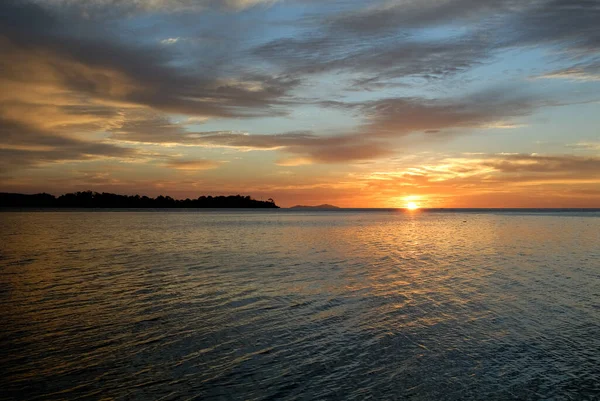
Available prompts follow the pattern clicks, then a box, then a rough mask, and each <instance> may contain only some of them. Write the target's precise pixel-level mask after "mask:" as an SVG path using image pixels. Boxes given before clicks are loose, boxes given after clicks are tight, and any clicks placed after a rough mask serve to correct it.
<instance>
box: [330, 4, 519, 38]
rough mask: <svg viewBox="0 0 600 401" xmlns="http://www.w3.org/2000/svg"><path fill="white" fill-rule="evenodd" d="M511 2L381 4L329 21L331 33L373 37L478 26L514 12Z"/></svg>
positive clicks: (513, 5)
mask: <svg viewBox="0 0 600 401" xmlns="http://www.w3.org/2000/svg"><path fill="white" fill-rule="evenodd" d="M520 3H522V2H520V1H514V0H486V1H480V0H442V1H438V0H422V1H415V0H413V1H399V2H396V3H391V4H389V3H388V4H385V3H384V4H381V5H375V6H371V7H367V8H365V9H362V10H359V11H353V12H348V13H344V14H342V15H339V16H336V17H334V18H330V19H329V24H327V26H328V27H329V28H330V29H331V30H335V31H343V32H348V33H358V34H367V33H370V34H374V33H381V32H385V31H390V30H391V31H397V30H399V29H406V28H423V27H427V26H431V25H438V24H441V25H444V24H464V23H465V22H467V21H469V20H471V21H472V22H479V21H480V20H481V19H482V18H485V17H489V16H491V15H494V14H496V13H499V12H505V11H508V10H511V9H513V8H516V7H518V6H519V4H520Z"/></svg>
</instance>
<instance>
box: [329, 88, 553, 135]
mask: <svg viewBox="0 0 600 401" xmlns="http://www.w3.org/2000/svg"><path fill="white" fill-rule="evenodd" d="M321 104H322V105H323V106H325V107H335V108H344V109H349V110H354V111H357V112H359V113H360V114H362V115H364V116H365V121H366V122H365V124H364V125H363V126H362V127H361V128H360V131H361V132H362V133H363V134H365V135H368V136H371V137H381V138H385V137H387V138H394V137H399V136H404V135H407V134H410V133H414V132H423V133H425V134H428V135H438V134H440V133H441V132H442V131H444V130H452V129H456V128H482V127H505V126H507V125H510V122H511V121H512V120H513V119H514V118H516V117H521V116H526V115H529V114H531V113H532V112H533V111H534V110H536V109H537V108H539V107H542V106H549V105H553V104H554V103H553V101H552V100H551V99H541V98H540V97H538V96H534V95H530V94H527V93H526V92H523V91H520V90H519V89H517V88H511V87H505V88H494V89H489V90H486V91H482V92H479V93H476V94H473V95H470V96H467V97H463V98H452V99H424V98H414V97H413V98H387V99H381V100H375V101H366V102H357V103H344V102H323V103H321Z"/></svg>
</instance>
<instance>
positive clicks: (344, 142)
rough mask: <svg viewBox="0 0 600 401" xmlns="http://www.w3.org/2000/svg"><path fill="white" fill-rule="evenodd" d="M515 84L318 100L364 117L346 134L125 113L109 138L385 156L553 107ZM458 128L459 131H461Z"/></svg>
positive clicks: (312, 156) (299, 160) (319, 157)
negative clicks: (463, 92) (199, 123)
mask: <svg viewBox="0 0 600 401" xmlns="http://www.w3.org/2000/svg"><path fill="white" fill-rule="evenodd" d="M551 104H553V103H552V100H551V99H539V98H537V97H535V96H531V95H527V94H526V93H520V92H519V90H516V89H514V88H497V89H493V90H487V91H482V92H479V93H476V94H473V95H470V96H466V97H463V98H456V99H444V100H442V99H438V100H435V99H424V98H416V97H410V98H389V99H381V100H375V101H365V102H349V103H346V102H331V101H329V102H322V103H320V105H321V106H322V107H330V108H338V109H343V110H347V111H350V112H355V113H358V114H360V115H362V116H364V122H363V123H362V124H361V125H360V126H358V127H356V128H355V129H354V130H351V131H349V132H346V133H343V134H338V135H329V136H324V135H317V134H315V133H314V132H311V131H295V132H287V133H282V134H270V135H265V134H254V135H253V134H249V133H245V132H234V131H215V132H197V131H188V129H187V126H186V125H185V124H176V123H173V122H171V121H170V119H168V118H167V117H165V116H162V115H140V116H138V117H137V118H135V117H128V118H127V119H126V121H125V122H124V123H123V124H122V125H121V126H120V127H118V128H114V129H111V130H110V131H111V132H112V136H111V138H112V139H113V140H116V141H117V143H118V142H139V143H147V144H158V145H163V146H175V145H185V146H199V147H223V148H234V149H238V150H241V151H248V150H272V151H274V150H277V151H280V152H284V153H287V154H289V155H290V156H289V157H284V158H281V159H279V160H278V161H277V164H279V165H285V166H295V165H302V164H311V163H344V162H355V161H365V160H374V159H379V158H384V157H389V156H391V155H393V154H394V153H396V152H398V151H399V146H400V145H399V144H398V143H397V140H398V139H400V138H403V137H406V136H407V135H409V134H420V135H422V136H423V138H431V139H432V140H435V141H438V142H439V141H440V140H445V139H446V138H448V137H451V136H452V135H457V134H459V133H464V131H465V129H475V128H495V127H497V128H510V127H514V126H516V125H515V124H514V123H513V120H514V118H516V117H519V116H527V115H529V114H531V113H532V112H533V111H535V110H536V109H537V108H539V107H542V106H544V105H551ZM459 129H460V130H459Z"/></svg>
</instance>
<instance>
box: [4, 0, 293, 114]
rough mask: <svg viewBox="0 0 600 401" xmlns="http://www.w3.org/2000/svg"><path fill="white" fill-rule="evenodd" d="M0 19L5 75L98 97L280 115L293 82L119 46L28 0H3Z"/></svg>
mask: <svg viewBox="0 0 600 401" xmlns="http://www.w3.org/2000/svg"><path fill="white" fill-rule="evenodd" d="M0 16H1V17H0V22H1V23H0V45H1V47H0V51H1V52H2V54H3V57H2V67H3V68H2V69H1V70H0V74H1V76H0V78H1V79H4V80H10V81H16V82H22V81H27V80H29V79H31V78H34V79H35V80H38V81H42V80H44V79H45V80H46V81H51V82H43V83H46V84H52V85H56V86H57V87H60V88H62V89H64V90H69V91H73V92H76V93H78V94H81V95H85V96H88V97H92V98H97V99H101V100H104V101H115V102H122V103H129V104H136V105H140V106H149V107H152V108H155V109H159V110H163V111H167V112H173V113H183V114H194V115H205V116H218V117H236V116H239V117H252V116H266V115H278V114H281V113H282V112H283V111H282V110H276V109H275V108H276V106H278V105H282V104H283V103H282V97H284V96H285V95H286V93H287V91H288V90H290V89H291V88H292V87H294V86H295V85H296V84H297V83H298V81H297V80H296V79H291V78H288V77H273V76H267V75H262V74H260V73H255V72H254V73H250V72H243V71H241V72H239V73H238V74H234V75H227V74H223V75H221V74H219V73H218V71H219V70H221V71H225V70H226V68H225V67H224V66H223V65H222V62H223V61H222V60H218V59H215V60H213V61H214V62H213V63H211V62H210V60H204V61H205V65H206V66H209V67H206V68H200V67H199V66H198V65H195V66H186V65H185V63H181V62H180V63H176V62H175V61H176V60H177V58H176V54H175V53H173V52H172V51H170V50H169V49H168V48H165V46H160V45H159V44H155V45H152V46H151V45H147V44H146V45H142V44H134V43H135V40H129V41H128V42H127V44H126V43H125V42H124V41H123V40H121V39H120V37H119V36H117V35H115V34H113V33H111V32H110V31H109V30H108V29H107V28H106V26H105V25H103V24H101V23H96V24H94V23H93V22H90V21H86V20H82V19H76V18H73V17H72V16H71V15H69V16H70V17H71V19H69V20H65V19H64V17H65V16H64V15H62V14H59V13H51V12H50V11H48V10H47V9H45V8H42V7H40V6H37V5H35V4H32V3H29V2H27V1H18V2H17V1H12V0H9V1H6V2H2V3H1V4H0ZM109 26H110V25H109ZM130 39H131V38H130ZM32 64H35V71H32V67H31V65H32ZM32 72H37V73H38V74H37V76H33V77H32ZM40 72H42V74H40Z"/></svg>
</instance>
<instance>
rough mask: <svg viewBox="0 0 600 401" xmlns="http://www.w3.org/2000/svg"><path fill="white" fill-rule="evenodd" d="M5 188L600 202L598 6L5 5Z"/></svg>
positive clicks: (384, 203)
mask: <svg viewBox="0 0 600 401" xmlns="http://www.w3.org/2000/svg"><path fill="white" fill-rule="evenodd" d="M0 55H1V57H0V152H1V154H0V192H21V193H37V192H49V193H52V194H55V195H59V194H62V193H64V192H71V191H81V190H87V189H90V190H93V191H98V192H102V191H106V192H115V193H121V194H135V193H139V194H144V195H150V196H156V195H159V194H164V195H170V196H173V197H177V198H186V197H190V198H197V197H198V196H200V195H209V194H210V195H229V194H238V193H239V194H243V195H251V196H253V197H255V198H257V199H267V198H273V199H275V201H276V202H277V204H279V205H280V206H284V207H285V206H292V205H295V204H320V203H331V204H335V205H338V206H342V207H404V206H405V205H406V204H407V203H408V202H416V203H417V204H419V205H420V206H421V207H600V1H598V0H579V1H578V0H529V1H528V0H485V1H483V0H396V1H394V0H392V1H369V2H368V1H363V0H360V1H359V0H340V1H325V0H323V1H317V0H281V1H275V0H270V1H263V0H223V1H217V0H148V1H143V0H86V1H84V0H80V1H78V0H8V1H6V0H2V1H1V2H0Z"/></svg>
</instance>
